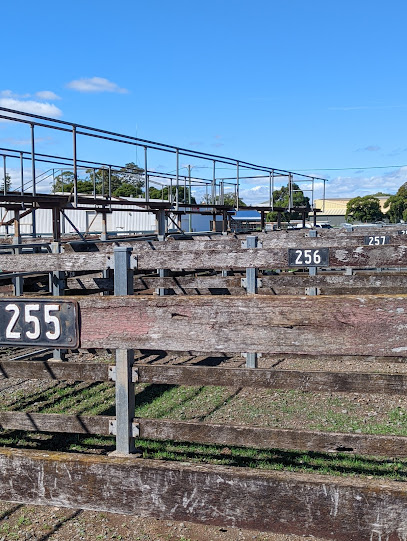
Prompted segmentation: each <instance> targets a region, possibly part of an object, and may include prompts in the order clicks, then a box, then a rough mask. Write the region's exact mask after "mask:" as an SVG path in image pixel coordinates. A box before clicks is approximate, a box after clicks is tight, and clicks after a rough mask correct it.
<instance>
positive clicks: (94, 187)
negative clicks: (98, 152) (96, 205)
mask: <svg viewBox="0 0 407 541" xmlns="http://www.w3.org/2000/svg"><path fill="white" fill-rule="evenodd" d="M92 178H93V198H94V199H96V169H95V168H93V177H92Z"/></svg>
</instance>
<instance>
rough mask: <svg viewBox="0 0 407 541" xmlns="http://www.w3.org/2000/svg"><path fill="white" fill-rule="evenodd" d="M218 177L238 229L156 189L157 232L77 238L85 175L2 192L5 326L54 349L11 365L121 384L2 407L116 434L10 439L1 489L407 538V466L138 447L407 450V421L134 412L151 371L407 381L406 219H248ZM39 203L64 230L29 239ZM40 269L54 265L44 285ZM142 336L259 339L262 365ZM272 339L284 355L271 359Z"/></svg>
mask: <svg viewBox="0 0 407 541" xmlns="http://www.w3.org/2000/svg"><path fill="white" fill-rule="evenodd" d="M3 116H4V115H3ZM25 120H27V119H26V118H25ZM40 120H41V119H38V118H37V119H36V120H35V122H40ZM31 122H32V123H33V122H34V120H32V119H31ZM41 122H45V121H43V120H41ZM64 129H65V128H64ZM66 129H68V128H66ZM81 129H82V128H78V127H75V130H74V134H77V132H78V131H81ZM69 130H70V131H71V132H72V126H71V127H70V128H69ZM104 136H107V134H104ZM109 137H110V136H109ZM145 144H147V143H145ZM148 144H150V143H148ZM178 153H179V150H178ZM174 154H175V155H176V156H177V151H176V149H175V150H174ZM32 155H34V152H32ZM74 158H75V157H74ZM75 160H76V158H75ZM216 160H219V157H217V158H216V159H215V161H216ZM235 165H236V164H235ZM239 167H241V164H239ZM146 170H147V167H146ZM289 175H290V174H288V177H287V178H288V182H291V180H290V176H289ZM34 178H35V175H34ZM215 180H216V179H215ZM176 181H177V179H175V183H176ZM146 182H148V180H147V179H146ZM179 182H180V180H179V178H178V183H179ZM210 189H213V196H214V199H213V201H212V203H210V204H208V208H207V211H208V212H209V213H211V214H215V215H219V214H220V215H221V217H222V219H223V223H224V227H223V229H224V231H222V232H220V233H219V234H216V233H215V232H213V233H207V234H205V235H204V234H202V235H196V236H194V235H188V234H187V233H186V232H181V231H180V232H179V235H175V236H174V235H172V236H171V235H168V231H167V230H166V225H165V221H166V220H167V219H168V216H169V215H170V214H171V215H173V216H175V217H176V216H177V212H184V209H185V212H187V211H188V209H189V208H190V205H188V203H186V202H184V203H181V202H180V201H179V200H178V201H166V202H161V203H157V202H151V201H145V203H144V205H145V208H148V209H149V210H150V211H151V210H152V211H153V212H154V213H155V214H156V216H157V231H156V234H154V235H151V236H145V235H134V236H133V237H123V238H119V237H117V236H115V237H114V238H109V235H108V234H107V231H106V230H105V231H103V232H102V233H103V238H95V236H89V235H83V234H82V236H80V235H78V236H79V238H76V239H72V238H64V236H63V235H62V234H61V231H60V228H59V225H58V224H59V213H60V211H61V208H62V210H64V209H66V208H68V207H70V206H71V205H83V206H86V205H89V204H90V203H89V198H82V196H81V195H80V194H79V193H77V191H76V190H74V191H73V192H72V194H70V195H65V196H60V195H56V196H54V195H44V194H41V195H38V194H34V193H23V191H21V193H5V194H3V195H2V196H1V197H0V200H1V204H2V205H4V206H5V207H7V206H8V207H9V209H10V211H13V212H14V213H15V215H14V218H13V227H14V230H13V238H4V242H3V243H2V244H1V245H0V268H1V269H2V270H3V275H0V279H1V285H0V287H1V288H2V292H3V297H1V298H0V321H1V325H0V342H1V343H2V344H3V345H5V346H7V347H22V348H29V347H30V348H32V347H33V346H35V347H36V348H46V349H49V350H52V352H53V353H52V355H53V358H52V359H47V360H36V357H35V355H34V356H32V357H31V358H15V359H12V360H1V361H0V373H1V374H2V376H3V378H14V377H19V376H20V375H21V374H24V377H25V378H28V379H39V380H45V381H65V380H66V381H83V382H108V381H110V382H113V383H114V386H115V412H114V415H81V414H75V415H72V414H56V413H38V412H35V411H31V412H30V411H29V408H27V409H26V411H0V426H1V428H2V429H4V430H18V431H26V432H42V433H47V432H50V433H64V434H67V433H74V434H88V435H101V436H108V435H111V436H115V438H116V450H115V452H113V453H111V454H110V455H108V456H103V455H96V454H81V453H72V452H71V453H67V452H61V451H59V450H32V449H23V448H18V449H17V448H12V447H7V446H5V447H2V448H0V487H1V494H2V499H4V500H8V501H13V502H21V503H33V504H41V505H57V506H63V507H71V508H81V509H91V510H97V511H111V512H116V513H122V514H136V515H141V516H152V517H157V518H160V519H174V520H190V521H195V522H201V523H204V524H215V525H230V526H237V527H241V528H252V529H257V530H260V531H270V532H290V533H297V534H300V535H304V534H307V535H319V536H323V537H325V538H328V539H338V540H349V539H355V540H356V539H358V540H359V539H368V540H372V541H374V540H376V539H378V540H379V539H381V540H384V539H386V540H388V541H393V540H403V539H404V540H405V539H406V538H407V524H406V519H405V516H406V511H407V503H406V497H407V491H406V488H405V483H403V482H398V481H392V480H388V479H379V480H377V479H369V478H364V477H346V476H341V477H334V476H331V475H326V474H316V473H315V474H309V473H299V472H292V471H270V470H259V469H256V470H254V469H251V468H247V467H227V466H222V465H213V464H204V463H192V462H191V463H189V462H181V463H180V462H173V461H163V460H154V459H146V458H142V457H141V456H140V454H139V453H138V449H137V440H138V439H142V438H144V439H150V440H154V441H173V442H196V443H202V444H214V445H221V446H227V447H233V446H239V447H243V448H248V449H280V450H287V451H289V450H300V451H304V452H306V451H312V452H320V453H332V454H336V453H342V454H343V453H345V454H349V455H355V454H356V455H362V456H367V457H382V458H383V459H385V458H386V457H387V458H388V457H399V458H400V459H405V458H406V455H407V450H406V449H407V447H406V444H407V437H405V436H400V435H392V434H368V433H355V432H351V433H350V432H345V431H344V432H324V431H319V430H290V429H285V428H278V427H274V428H270V427H264V426H256V425H255V424H250V425H247V424H230V423H206V422H201V421H198V420H194V421H191V420H186V421H181V420H172V419H166V418H160V419H155V418H145V417H135V415H134V412H135V406H136V404H135V396H136V394H135V393H136V388H137V386H138V385H143V384H151V385H157V384H167V385H182V386H193V387H201V386H213V385H216V386H220V387H222V386H225V387H233V388H235V387H239V388H248V389H267V390H270V389H290V390H291V389H292V390H301V391H304V392H306V393H315V392H319V391H329V392H330V393H342V392H354V393H367V394H372V393H375V394H382V395H390V396H394V397H397V396H403V395H404V394H405V390H406V387H407V375H405V374H404V373H403V372H402V371H401V370H399V367H400V366H402V365H403V363H404V362H405V356H406V352H407V338H406V336H407V334H406V330H407V296H406V295H407V285H406V274H407V270H406V269H407V236H406V230H404V229H403V227H402V226H400V225H399V226H394V227H389V228H386V229H385V230H384V229H380V230H377V229H374V228H372V229H369V228H365V229H364V230H363V232H360V231H357V230H355V231H350V230H342V229H341V230H316V229H303V230H290V231H271V232H267V233H266V232H264V231H259V232H256V233H254V234H250V235H237V234H232V233H230V231H228V220H227V213H228V212H229V211H230V210H232V209H230V208H228V207H227V206H225V205H223V204H222V201H219V200H218V201H217V202H216V197H217V196H219V195H221V194H222V187H221V186H219V184H217V183H216V181H215V182H213V181H211V182H210ZM219 190H220V194H219ZM147 193H148V191H147ZM106 195H107V196H108V197H105V198H104V199H103V198H101V197H99V196H97V194H96V193H95V194H92V196H93V199H94V200H93V202H92V208H93V209H98V211H100V212H101V213H102V215H103V213H105V214H106V212H107V211H109V210H110V209H109V205H110V204H111V198H110V194H106ZM22 203H23V204H24V205H26V208H25V210H24V211H22V208H21V205H22ZM217 203H219V204H217ZM177 204H178V207H177ZM37 205H43V206H45V207H47V208H52V212H53V224H54V227H53V236H52V238H49V239H46V238H41V239H38V238H36V236H35V235H32V236H31V237H30V238H29V239H27V238H24V239H22V238H21V235H20V234H19V224H18V220H19V216H20V215H21V213H22V212H26V211H27V210H31V212H32V211H33V210H35V209H36V208H38V207H37ZM17 207H18V208H17ZM75 208H76V207H75ZM83 208H84V207H83ZM180 209H181V210H180ZM268 210H271V207H269V208H268ZM282 210H283V209H281V211H282ZM310 210H311V211H313V209H307V212H309V211H310ZM304 212H305V211H304ZM175 221H176V218H175ZM34 222H35V220H34ZM101 237H102V235H101ZM32 276H35V277H36V281H38V280H39V281H40V282H41V287H40V288H39V289H37V290H36V291H35V290H33V287H32V285H33V282H32ZM30 280H31V281H30ZM95 349H108V350H111V351H114V352H115V362H111V363H106V362H98V361H92V362H88V361H79V362H72V361H70V360H67V358H66V355H67V351H77V350H80V351H92V350H95ZM140 350H147V351H151V350H154V351H164V352H172V353H173V354H174V355H183V354H188V353H189V352H200V353H202V354H225V353H226V354H235V355H240V354H242V353H243V354H244V355H245V361H244V364H245V366H239V367H229V366H226V367H225V366H223V365H222V364H221V363H220V364H219V365H218V366H210V365H205V364H196V363H195V364H193V363H188V362H186V363H183V364H162V363H160V362H156V363H152V364H148V363H143V361H142V360H141V362H140V361H137V362H135V360H134V352H135V351H140ZM27 351H28V350H27ZM30 355H31V354H30ZM261 355H264V356H268V357H269V358H274V359H276V362H275V363H274V365H273V366H272V367H269V368H263V367H260V364H261V362H260V361H261V357H260V356H261ZM281 356H292V357H300V358H301V359H303V360H305V361H307V359H309V360H312V359H320V360H321V362H322V363H323V362H324V360H325V359H330V360H331V361H332V360H333V361H334V362H337V363H338V364H339V363H340V361H341V360H342V359H345V358H346V359H347V360H348V361H350V362H352V360H353V359H358V360H359V361H362V366H363V362H365V363H366V366H367V364H368V363H369V362H371V361H372V359H374V361H375V362H376V363H382V364H383V366H384V365H386V367H387V366H388V365H391V367H392V369H391V370H389V369H386V370H383V371H375V372H371V371H368V370H358V371H352V372H346V371H339V370H338V371H334V370H324V369H320V370H312V369H307V370H306V369H302V370H291V369H290V370H287V369H284V368H283V369H282V368H280V367H279V362H278V360H279V359H281ZM310 366H312V363H310ZM321 407H323V406H321Z"/></svg>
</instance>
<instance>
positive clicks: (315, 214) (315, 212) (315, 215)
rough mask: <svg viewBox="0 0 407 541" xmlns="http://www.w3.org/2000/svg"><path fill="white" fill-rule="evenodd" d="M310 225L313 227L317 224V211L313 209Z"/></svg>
mask: <svg viewBox="0 0 407 541" xmlns="http://www.w3.org/2000/svg"><path fill="white" fill-rule="evenodd" d="M312 225H313V226H314V227H315V226H316V225H317V211H316V210H314V215H313V221H312Z"/></svg>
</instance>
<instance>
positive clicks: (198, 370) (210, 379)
mask: <svg viewBox="0 0 407 541" xmlns="http://www.w3.org/2000/svg"><path fill="white" fill-rule="evenodd" d="M137 370H138V374H139V382H140V383H167V384H172V385H195V386H202V385H222V386H223V385H224V386H229V387H254V388H267V389H299V390H301V391H313V392H323V391H328V392H347V393H384V394H401V395H404V394H405V393H406V391H407V376H405V375H402V374H377V373H361V372H351V373H347V372H323V371H299V370H275V369H271V370H268V369H261V368H257V369H256V370H253V369H250V368H222V367H208V366H168V365H162V366H160V365H147V366H141V365H138V366H137Z"/></svg>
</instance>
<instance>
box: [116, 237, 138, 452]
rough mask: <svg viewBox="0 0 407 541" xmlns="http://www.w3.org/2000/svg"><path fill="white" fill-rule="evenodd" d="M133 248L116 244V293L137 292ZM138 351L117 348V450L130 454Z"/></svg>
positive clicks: (132, 447) (132, 444)
mask: <svg viewBox="0 0 407 541" xmlns="http://www.w3.org/2000/svg"><path fill="white" fill-rule="evenodd" d="M131 251H132V249H131V248H129V247H125V246H116V247H115V248H114V294H115V295H131V294H132V293H133V270H132V268H131V265H130V260H131ZM133 364H134V351H133V350H132V349H116V452H117V453H120V454H126V455H128V454H130V453H133V452H134V451H135V445H134V437H133V429H132V422H133V417H134V412H135V408H136V400H135V389H134V383H133V379H132V367H133Z"/></svg>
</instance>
